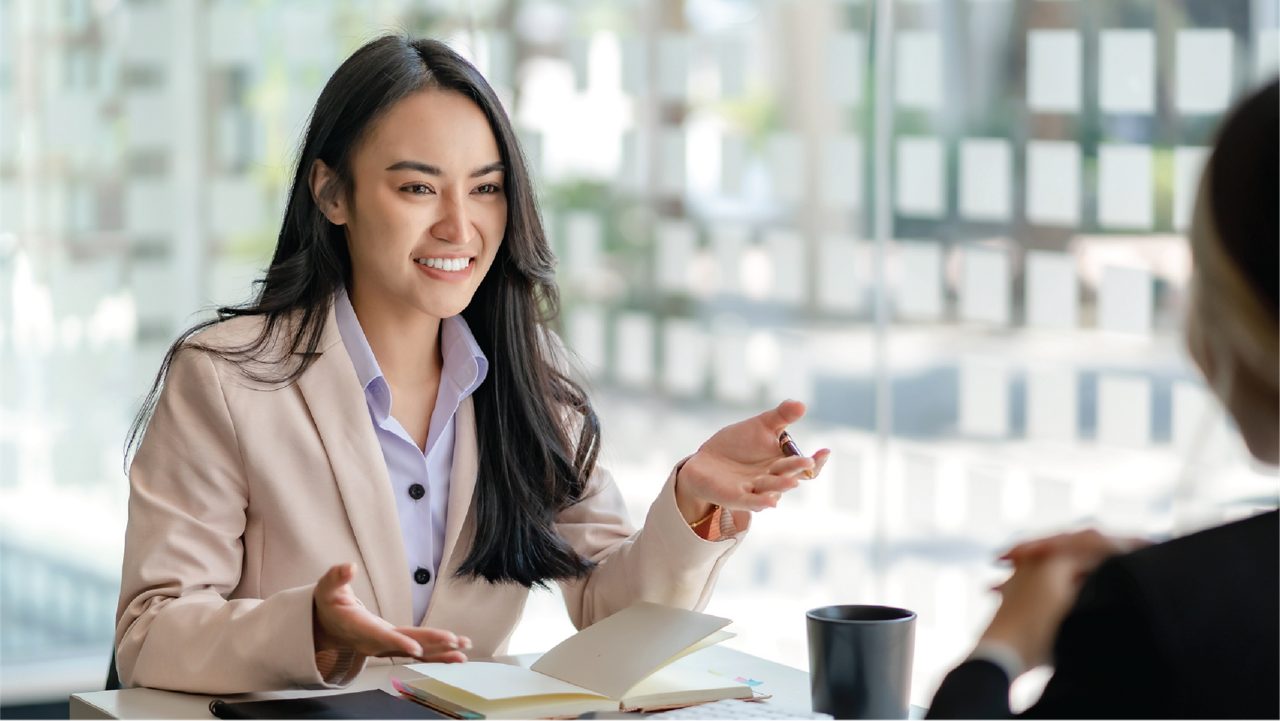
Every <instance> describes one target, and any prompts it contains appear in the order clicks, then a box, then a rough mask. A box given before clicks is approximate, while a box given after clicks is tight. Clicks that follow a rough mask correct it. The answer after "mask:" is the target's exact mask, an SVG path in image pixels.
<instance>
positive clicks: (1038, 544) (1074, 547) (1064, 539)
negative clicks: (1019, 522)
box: [1000, 528, 1151, 571]
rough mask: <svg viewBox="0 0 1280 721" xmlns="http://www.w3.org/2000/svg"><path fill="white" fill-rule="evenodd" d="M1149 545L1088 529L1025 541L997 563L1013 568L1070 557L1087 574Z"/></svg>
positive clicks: (1129, 537)
mask: <svg viewBox="0 0 1280 721" xmlns="http://www.w3.org/2000/svg"><path fill="white" fill-rule="evenodd" d="M1150 543H1151V542H1150V541H1148V540H1146V539H1143V538H1137V537H1132V536H1108V535H1106V534H1103V533H1099V532H1098V531H1096V530H1094V529H1092V528H1090V529H1087V530H1084V531H1076V532H1074V533H1059V534H1057V535H1055V536H1046V537H1044V538H1037V539H1035V540H1032V541H1024V542H1022V543H1019V544H1018V545H1016V546H1014V547H1013V548H1010V549H1009V550H1008V551H1005V552H1004V553H1003V554H1002V555H1001V556H1000V560H1002V561H1009V562H1011V563H1013V564H1014V565H1015V566H1016V565H1018V564H1019V563H1020V562H1023V561H1028V560H1031V559H1034V558H1037V557H1040V556H1045V555H1049V554H1054V553H1069V554H1072V555H1074V556H1075V557H1076V558H1077V560H1078V561H1080V562H1081V563H1083V564H1085V566H1086V567H1087V568H1088V571H1092V570H1093V569H1095V568H1097V567H1098V565H1100V564H1101V563H1102V562H1103V561H1105V560H1107V559H1108V558H1110V557H1111V556H1114V555H1116V554H1117V553H1128V552H1129V551H1133V550H1136V549H1138V548H1141V547H1143V546H1147V545H1150Z"/></svg>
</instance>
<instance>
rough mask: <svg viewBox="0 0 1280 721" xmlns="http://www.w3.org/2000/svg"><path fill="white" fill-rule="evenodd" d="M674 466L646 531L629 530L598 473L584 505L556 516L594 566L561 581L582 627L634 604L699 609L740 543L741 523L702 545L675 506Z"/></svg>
mask: <svg viewBox="0 0 1280 721" xmlns="http://www.w3.org/2000/svg"><path fill="white" fill-rule="evenodd" d="M680 465H683V461H682V462H681V464H678V465H677V466H676V468H675V469H674V470H672V472H671V475H670V476H669V477H668V478H667V482H666V483H665V484H664V485H663V486H662V490H661V491H660V492H659V493H658V498H657V499H656V500H655V501H654V502H653V505H652V506H650V508H649V513H648V516H647V517H646V519H645V523H644V527H643V528H641V529H640V530H638V531H635V530H633V528H632V526H631V524H630V522H629V521H628V520H627V509H626V505H625V504H624V503H623V500H622V494H621V492H619V490H618V487H617V485H616V484H615V483H614V481H613V476H612V475H611V474H610V473H609V472H608V471H606V470H604V469H602V468H597V470H596V473H595V475H594V477H593V478H592V482H591V485H590V487H589V488H588V492H587V494H586V496H585V497H584V498H583V500H581V501H579V502H578V503H577V504H575V505H574V506H572V507H570V508H568V509H566V510H565V511H563V512H561V513H560V516H559V518H558V519H557V530H558V531H559V533H560V535H561V537H563V538H564V539H565V540H566V541H568V542H569V544H570V545H572V546H573V548H574V549H575V550H576V551H577V552H578V553H579V554H581V555H582V556H584V557H585V558H588V559H590V560H592V561H595V562H596V563H597V564H598V565H597V566H596V567H595V568H594V569H593V570H592V571H591V573H590V574H589V575H588V576H587V577H586V578H584V579H580V580H576V581H571V582H564V583H561V588H562V589H563V591H564V599H565V605H566V606H567V607H568V609H569V617H570V619H571V620H572V621H573V624H574V626H576V627H577V628H584V627H586V626H590V625H591V624H593V623H595V622H596V621H599V620H600V619H602V618H605V617H607V616H609V615H611V614H613V613H616V612H618V611H621V610H622V609H624V608H626V607H627V606H630V605H631V604H633V603H636V602H638V601H651V602H654V603H661V604H664V605H667V606H676V607H680V608H690V609H694V610H701V609H702V608H704V607H706V605H707V601H709V600H710V598H711V590H712V588H713V587H714V585H715V579H716V576H717V575H718V574H719V572H720V568H721V567H722V566H723V565H724V562H725V560H726V559H727V558H728V557H729V555H730V554H731V553H732V551H733V550H734V549H735V548H736V547H737V545H738V544H739V543H740V542H741V541H742V538H743V536H744V535H745V533H746V530H747V529H746V526H747V525H749V523H750V521H749V520H747V521H746V522H745V523H744V524H742V525H741V526H739V527H738V533H737V534H736V535H735V536H733V537H731V538H727V539H723V540H718V541H707V540H705V539H703V538H700V537H699V536H698V535H697V534H696V533H694V532H693V531H692V530H691V529H690V528H689V524H688V523H687V522H685V520H684V516H682V515H680V510H679V509H678V508H677V507H676V496H675V482H676V474H677V473H678V472H679V469H680Z"/></svg>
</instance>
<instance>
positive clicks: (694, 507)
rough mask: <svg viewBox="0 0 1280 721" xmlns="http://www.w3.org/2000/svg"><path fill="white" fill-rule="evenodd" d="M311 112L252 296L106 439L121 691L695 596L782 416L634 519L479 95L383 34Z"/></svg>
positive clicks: (754, 493) (207, 332)
mask: <svg viewBox="0 0 1280 721" xmlns="http://www.w3.org/2000/svg"><path fill="white" fill-rule="evenodd" d="M311 118H312V120H311V124H310V126H309V128H308V130H307V133H306V137H305V140H304V143H303V147H302V151H301V153H300V156H299V163H298V168H297V172H296V174H295V176H294V180H293V185H292V188H291V191H290V194H289V199H288V206H287V208H286V211H285V216H284V222H283V225H282V227H281V229H280V234H279V238H278V241H277V245H276V250H275V255H274V257H273V258H272V261H271V265H270V267H269V268H268V270H267V273H266V277H265V278H264V279H263V280H261V281H259V283H258V290H257V295H256V297H254V298H253V299H252V300H251V301H250V302H248V303H246V304H244V305H240V306H234V307H226V308H222V309H220V311H219V317H218V319H216V320H215V321H211V322H208V323H204V324H201V325H198V326H196V327H195V328H192V329H191V330H189V331H187V332H186V333H184V334H183V335H182V336H181V337H179V338H178V340H177V341H176V342H175V343H174V344H173V345H172V347H171V348H170V350H169V352H168V354H167V355H166V357H165V360H164V362H163V364H162V365H161V368H160V371H159V373H158V375H157V378H156V381H155V384H154V386H153V388H152V390H151V393H150V394H149V395H148V397H147V399H146V402H145V403H144V404H143V407H142V409H141V411H140V412H139V414H138V417H137V420H136V422H135V425H134V428H133V430H132V432H131V434H130V442H129V447H130V448H131V449H132V448H134V447H135V443H137V442H138V441H139V440H140V443H137V445H136V453H135V454H134V456H133V459H132V463H131V464H130V466H129V476H130V489H131V491H130V501H129V526H128V532H127V537H126V548H125V560H124V572H123V580H122V584H121V591H120V604H119V607H118V611H117V619H116V620H117V624H116V653H117V659H118V661H119V670H120V677H121V679H122V680H123V681H124V683H126V684H129V685H143V686H153V687H160V688H169V689H177V690H186V691H197V692H206V693H234V692H243V691H251V690H259V689H269V688H281V687H287V686H290V685H313V686H316V685H341V684H344V683H346V682H349V681H350V680H351V679H352V678H353V677H354V676H355V674H356V673H357V672H358V671H359V670H360V669H361V668H362V667H363V666H364V664H365V663H366V662H367V661H368V660H369V659H370V658H377V659H380V660H381V662H385V659H397V658H399V659H408V658H417V659H427V660H433V661H462V660H465V658H466V657H467V654H468V653H471V654H472V655H479V656H490V655H494V654H498V653H501V652H502V651H503V650H504V648H505V646H506V641H507V639H508V638H509V637H510V635H511V632H512V630H513V629H514V627H515V624H516V623H517V621H518V620H519V618H520V614H521V610H522V608H523V607H524V603H525V600H526V598H527V596H528V593H529V589H530V588H531V587H533V586H535V585H545V584H547V583H549V582H551V581H555V582H558V583H559V584H560V585H561V586H562V588H563V590H564V596H565V599H566V604H567V606H568V610H569V615H570V617H571V619H572V621H573V622H574V624H575V625H577V626H579V627H582V626H586V625H589V624H591V623H593V622H595V621H596V620H599V619H601V618H604V617H606V616H608V615H610V614H612V613H614V612H616V611H618V610H621V609H622V608H625V607H626V606H629V605H631V604H632V603H634V602H636V601H641V600H645V601H654V602H658V603H665V604H668V605H674V606H682V607H687V608H701V607H702V606H704V605H705V604H706V603H707V601H708V599H709V596H710V593H711V589H712V586H713V584H714V580H715V577H716V574H717V573H718V572H719V569H720V567H721V565H722V564H723V562H724V560H725V559H726V558H727V556H728V555H729V552H730V551H731V550H732V549H733V548H734V547H735V546H736V544H737V543H738V541H739V540H740V539H741V537H742V534H743V533H744V532H745V531H746V529H747V527H748V525H749V523H750V515H751V513H752V512H753V511H759V510H762V509H764V508H768V507H772V506H774V505H776V504H777V503H778V501H779V498H780V496H781V495H782V494H783V493H785V492H786V491H788V490H790V489H792V488H795V487H796V486H797V485H798V484H799V483H800V479H801V477H802V476H803V477H811V476H812V475H816V473H817V472H818V471H819V470H820V469H821V466H822V465H823V463H824V462H825V460H826V458H827V455H828V454H827V452H826V451H825V450H824V451H819V452H818V453H817V454H815V455H814V456H812V457H804V456H798V457H795V456H787V455H785V454H784V453H783V451H782V448H781V447H780V445H779V442H778V438H779V434H781V433H782V432H783V431H784V430H785V428H786V427H787V426H788V425H789V424H790V423H793V422H795V421H796V420H798V419H799V418H800V417H801V416H802V415H803V413H804V407H803V405H801V404H800V403H796V402H792V401H788V402H784V403H782V404H781V405H779V406H778V407H777V408H774V409H771V410H768V411H765V412H764V413H761V414H760V415H757V416H754V417H752V418H749V419H747V420H744V421H742V422H739V423H735V424H733V425H730V426H727V427H725V428H723V429H721V430H720V431H719V432H717V433H716V434H714V435H713V436H712V437H711V438H710V439H708V440H707V441H706V442H704V443H703V444H702V445H701V446H700V447H698V448H697V449H692V448H691V449H690V451H691V452H692V455H690V456H688V457H686V458H685V459H684V460H682V461H680V462H678V463H676V464H674V465H673V468H672V471H671V473H670V475H669V476H668V478H667V482H666V483H665V484H664V485H663V487H662V490H661V491H660V492H659V495H658V497H657V499H656V500H655V501H654V502H653V505H652V507H651V509H650V511H649V514H648V516H647V519H646V522H645V524H644V526H643V528H641V529H639V530H636V529H633V528H631V526H630V525H629V524H628V522H627V521H626V518H627V513H626V509H625V507H624V506H623V503H622V500H621V494H620V493H619V491H618V489H617V487H616V486H615V484H614V483H613V480H612V478H611V476H610V475H609V474H608V472H606V471H605V470H604V469H602V468H600V467H599V466H598V465H597V464H596V456H597V452H598V448H599V445H600V426H599V423H598V421H597V419H596V415H595V412H594V411H593V410H592V406H591V403H590V402H589V400H588V399H587V397H586V395H585V393H584V392H583V390H582V388H581V386H580V385H579V384H578V383H577V382H575V381H574V380H573V379H572V378H571V377H570V375H569V373H568V370H567V369H568V367H569V365H568V362H567V360H566V358H564V355H565V352H564V350H563V348H562V347H561V345H560V343H559V341H558V339H557V338H556V337H555V335H554V334H553V333H551V332H550V330H548V329H547V327H546V324H547V323H548V322H549V321H550V320H552V319H553V318H554V316H555V313H556V311H557V307H558V297H557V292H556V287H555V284H554V265H555V259H554V257H553V256H552V253H551V251H550V248H549V245H548V243H547V239H546V236H545V233H544V231H543V228H542V223H541V220H540V218H539V215H538V209H537V206H536V203H535V200H534V195H533V193H532V189H531V185H530V181H529V176H528V172H527V170H526V167H525V162H524V158H523V156H522V154H521V151H520V148H519V146H518V144H517V142H516V139H515V134H514V133H513V132H512V129H511V125H510V122H509V120H508V119H507V117H506V114H505V113H504V111H503V110H502V107H501V105H500V104H499V102H498V100H497V98H496V96H495V94H494V92H493V90H492V89H491V88H490V87H489V85H488V84H487V83H486V82H485V80H484V78H482V77H481V76H480V74H479V73H478V72H477V71H476V70H475V69H474V68H473V67H472V66H471V65H470V64H468V63H467V62H466V61H465V60H463V59H462V58H461V57H460V56H458V55H457V54H456V53H454V52H453V51H451V50H449V49H448V48H447V47H446V46H444V45H443V44H441V43H438V42H435V41H430V40H411V39H408V38H404V37H399V36H388V37H383V38H379V39H377V40H375V41H373V42H371V43H369V44H367V45H365V46H364V47H362V48H360V49H359V50H357V51H356V52H355V53H354V54H353V55H352V56H351V57H350V58H349V59H348V60H347V61H346V62H344V63H343V64H342V66H341V67H339V68H338V70H337V71H336V72H335V73H334V75H333V77H332V78H331V79H330V80H329V82H328V83H327V84H326V86H325V88H324V90H323V92H322V93H321V95H320V98H319V100H318V102H317V104H316V107H315V109H314V111H313V113H312V115H311ZM192 649H200V652H199V653H192V652H191V650H192Z"/></svg>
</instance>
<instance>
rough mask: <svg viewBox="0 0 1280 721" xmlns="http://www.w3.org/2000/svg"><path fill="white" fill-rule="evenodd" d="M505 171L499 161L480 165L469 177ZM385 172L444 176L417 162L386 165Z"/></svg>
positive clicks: (441, 172) (440, 172)
mask: <svg viewBox="0 0 1280 721" xmlns="http://www.w3.org/2000/svg"><path fill="white" fill-rule="evenodd" d="M505 169H506V167H505V166H504V165H503V164H502V161H501V160H499V161H496V162H493V163H489V164H488V165H482V166H480V167H479V168H476V169H475V170H473V171H471V177H473V178H479V177H480V176H482V175H488V174H489V173H495V172H500V171H503V170H505ZM387 170H416V171H418V172H420V173H424V174H426V175H435V176H440V175H444V171H442V170H440V168H438V167H436V166H434V165H430V164H428V163H423V162H420V161H417V160H401V161H399V162H396V163H392V164H391V165H388V166H387Z"/></svg>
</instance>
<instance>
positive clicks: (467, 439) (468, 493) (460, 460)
mask: <svg viewBox="0 0 1280 721" xmlns="http://www.w3.org/2000/svg"><path fill="white" fill-rule="evenodd" d="M453 428H454V438H453V468H452V470H451V471H450V472H449V505H448V510H447V511H446V516H445V523H444V550H443V552H442V555H441V556H440V571H439V574H438V575H437V581H436V587H435V590H434V591H433V592H432V593H431V601H430V602H429V603H428V604H427V612H426V613H425V614H424V615H423V617H422V625H424V626H429V625H432V624H431V623H428V620H429V619H431V617H432V615H433V614H435V615H439V614H440V613H441V611H440V608H441V604H442V603H444V601H442V600H441V597H442V596H445V595H446V594H448V591H446V590H445V588H446V587H447V586H449V585H451V584H452V583H453V582H454V578H453V574H454V573H456V572H457V570H458V567H459V566H461V565H462V561H463V559H464V558H465V557H466V554H467V553H468V552H469V551H470V550H471V544H470V543H462V539H464V538H470V529H471V523H472V521H471V514H470V511H471V498H472V496H473V495H474V494H475V489H476V473H477V471H478V469H479V460H480V453H479V449H478V446H477V443H476V413H475V405H474V403H473V402H472V400H471V396H467V397H466V398H464V399H463V400H462V403H461V404H459V405H458V412H457V414H456V415H455V416H454V418H453Z"/></svg>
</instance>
